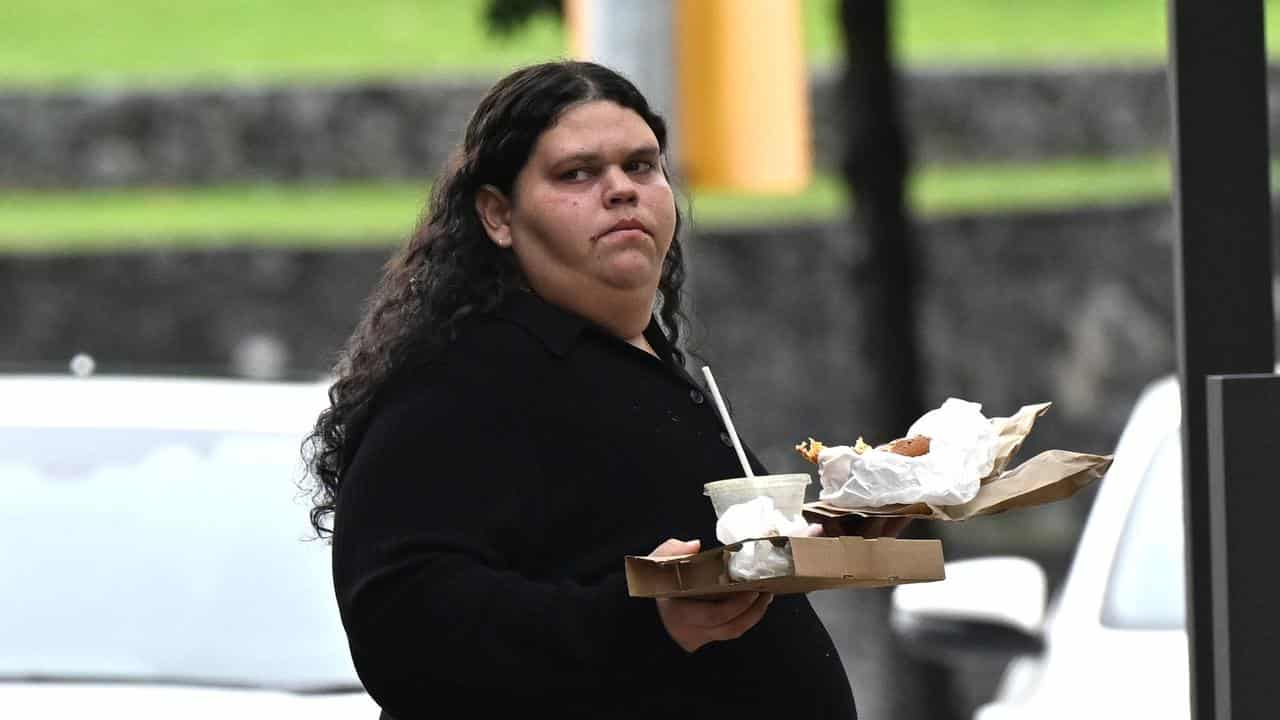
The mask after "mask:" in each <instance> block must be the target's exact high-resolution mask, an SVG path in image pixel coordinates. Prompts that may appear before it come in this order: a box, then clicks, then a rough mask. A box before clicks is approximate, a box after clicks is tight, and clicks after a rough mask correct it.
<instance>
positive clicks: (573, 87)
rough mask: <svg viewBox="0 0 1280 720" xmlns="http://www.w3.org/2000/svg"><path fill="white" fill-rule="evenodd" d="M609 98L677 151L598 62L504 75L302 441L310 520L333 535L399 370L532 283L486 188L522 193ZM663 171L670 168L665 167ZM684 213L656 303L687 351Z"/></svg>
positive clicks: (670, 333) (632, 91)
mask: <svg viewBox="0 0 1280 720" xmlns="http://www.w3.org/2000/svg"><path fill="white" fill-rule="evenodd" d="M592 100H609V101H612V102H615V103H617V104H618V105H621V106H623V107H626V108H629V109H631V110H633V111H635V112H636V114H638V115H639V116H640V117H641V118H643V119H644V121H645V123H647V124H648V125H649V128H650V129H651V130H653V134H654V135H655V136H656V137H657V139H658V145H659V147H660V148H661V149H662V150H663V151H665V150H666V147H667V130H666V124H665V123H664V122H663V120H662V118H661V117H660V116H659V115H657V114H656V113H655V112H653V110H652V109H650V107H649V103H648V102H647V101H646V100H645V98H644V96H643V95H641V94H640V91H639V90H637V89H636V87H635V86H634V85H632V84H631V82H630V81H628V80H627V79H626V78H624V77H623V76H621V75H619V74H618V73H616V72H614V71H612V70H610V69H608V68H606V67H603V66H601V65H597V64H594V63H587V62H553V63H545V64H541V65H534V66H531V67H526V68H523V69H520V70H517V71H515V72H513V73H511V74H510V75H508V76H506V77H505V78H503V79H502V80H499V81H498V82H497V84H495V85H494V86H493V87H492V88H491V89H490V90H489V92H488V93H487V94H486V95H485V97H484V98H483V99H482V100H481V101H480V104H479V105H478V106H477V107H476V110H475V113H474V114H473V115H472V116H471V120H470V122H468V124H467V130H466V135H465V137H464V139H463V144H462V147H461V148H460V149H459V150H458V151H457V152H455V153H454V155H453V157H452V158H451V159H450V161H449V163H448V164H447V165H446V167H445V170H444V172H443V174H442V176H441V177H440V178H438V180H437V181H436V183H435V185H434V187H433V188H432V191H431V199H430V204H429V206H428V208H427V211H426V212H425V213H424V215H423V217H422V218H421V219H420V220H419V222H418V225H417V227H416V229H415V230H414V232H413V234H412V235H411V236H410V237H409V239H408V241H407V242H406V243H405V245H404V247H403V248H401V249H400V250H399V251H397V252H396V254H395V255H394V256H392V258H391V259H390V260H389V261H388V262H387V264H386V266H385V269H384V272H383V276H382V279H381V280H380V281H379V283H378V284H377V286H376V287H375V288H374V290H373V293H372V295H371V296H370V298H369V300H368V303H367V306H366V310H365V314H364V317H363V318H362V319H361V320H360V323H359V324H358V325H357V327H356V329H355V332H354V333H352V335H351V338H350V339H349V340H348V341H347V344H346V347H345V348H344V349H343V350H342V352H341V353H340V355H339V357H338V362H337V365H336V368H335V371H334V374H335V376H336V380H335V381H334V383H333V385H332V386H331V387H330V388H329V408H328V409H326V410H325V411H324V412H322V413H320V416H319V418H318V419H317V420H316V424H315V428H314V429H313V431H312V432H311V433H310V434H309V435H308V436H307V438H306V439H305V440H304V441H303V457H304V460H305V462H306V465H307V468H308V470H309V471H310V476H311V479H312V480H313V481H314V484H313V485H312V487H311V488H310V489H309V490H310V492H311V495H312V499H313V502H314V506H313V507H312V509H311V525H312V527H313V528H314V529H315V532H316V535H317V537H320V538H324V537H327V536H331V535H332V533H333V528H332V526H331V525H330V524H328V521H329V520H331V516H332V515H333V511H334V507H335V502H336V500H337V496H338V488H339V487H340V486H341V484H342V474H343V472H344V470H345V469H346V467H347V465H348V463H349V462H350V461H351V459H352V457H353V456H354V455H355V450H356V447H357V446H358V445H359V443H360V438H361V436H362V434H363V433H364V430H365V428H366V427H367V425H368V423H369V421H370V420H371V418H372V416H373V414H374V410H375V407H376V404H377V401H378V396H379V392H380V391H381V390H382V388H384V387H386V386H387V385H388V383H389V382H390V381H391V380H393V379H394V378H396V377H398V375H399V373H401V372H402V371H404V370H405V369H407V368H410V367H416V366H420V365H422V364H423V363H426V362H429V361H430V360H431V359H432V358H433V357H434V356H435V355H437V354H438V353H439V352H440V351H441V350H442V349H444V347H445V346H446V345H447V344H448V343H449V342H451V341H452V340H453V339H454V338H455V337H456V334H457V331H458V328H459V326H460V324H461V323H462V322H463V321H464V320H465V319H466V318H468V317H471V316H474V315H480V314H484V313H488V312H491V311H493V310H494V309H495V308H496V307H497V306H498V305H499V304H500V303H501V302H502V300H503V298H504V297H505V295H506V294H507V293H508V292H509V291H511V290H513V289H518V288H521V287H523V286H524V280H523V276H522V274H521V272H520V268H519V267H518V266H517V264H516V259H515V256H514V254H513V253H512V251H511V250H510V249H509V248H500V247H498V246H497V245H496V244H494V243H493V242H491V241H490V240H489V238H488V235H486V234H485V231H484V228H483V226H482V225H481V223H480V219H479V216H478V215H477V213H476V209H475V194H476V191H477V190H479V189H480V188H481V187H482V186H484V185H492V186H494V187H496V188H498V189H499V190H501V191H502V192H503V193H504V194H507V195H508V196H509V197H510V196H511V192H512V190H513V186H514V185H515V179H516V175H517V174H519V172H520V170H521V169H522V168H523V167H524V165H525V163H526V162H527V161H528V159H529V156H530V154H532V152H533V148H534V145H535V144H536V143H537V140H538V138H539V137H540V136H541V135H542V133H543V132H544V131H545V130H547V129H548V128H550V127H551V126H552V125H553V124H554V123H555V122H556V120H557V119H558V118H559V117H560V115H561V114H562V113H564V112H565V111H566V110H567V109H569V108H571V107H573V106H576V105H579V104H581V103H584V102H589V101H592ZM664 172H666V170H665V168H664ZM680 226H681V213H680V211H679V204H678V203H677V209H676V231H675V237H674V238H673V239H672V241H671V247H670V249H669V250H668V251H667V256H666V260H665V262H664V264H663V267H662V275H661V278H660V280H659V282H658V294H657V298H656V305H657V307H656V308H655V310H656V311H657V313H658V319H659V323H660V324H661V325H662V329H663V332H664V333H665V334H666V336H667V338H668V340H669V341H670V342H671V345H672V347H673V348H677V349H676V351H675V353H676V360H677V361H678V362H681V363H683V361H684V355H683V353H682V352H681V351H680V350H679V349H678V348H679V345H678V342H679V339H680V328H681V324H682V322H683V320H684V316H683V314H682V313H681V306H680V305H681V288H682V286H683V284H684V258H683V255H682V251H681V248H680V237H679V236H680Z"/></svg>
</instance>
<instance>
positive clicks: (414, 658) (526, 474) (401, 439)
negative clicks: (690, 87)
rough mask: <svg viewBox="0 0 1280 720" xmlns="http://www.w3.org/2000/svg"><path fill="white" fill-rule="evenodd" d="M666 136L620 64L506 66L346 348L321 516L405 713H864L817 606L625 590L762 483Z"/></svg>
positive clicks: (360, 658) (324, 445) (373, 682)
mask: <svg viewBox="0 0 1280 720" xmlns="http://www.w3.org/2000/svg"><path fill="white" fill-rule="evenodd" d="M665 144H666V131H665V126H664V124H663V121H662V119H661V118H659V117H658V116H657V115H656V114H654V113H653V111H652V110H650V108H649V105H648V104H647V102H646V101H645V99H644V98H643V97H642V96H641V95H640V93H639V92H638V91H637V90H636V88H635V87H634V86H632V85H631V83H629V82H628V81H627V80H626V79H624V78H622V77H621V76H619V75H618V74H616V73H614V72H612V71H610V70H608V69H606V68H603V67H601V66H598V65H594V64H590V63H577V62H560V63H550V64H545V65H538V66H534V67H529V68H525V69H522V70H519V71H517V72H515V73H513V74H511V75H510V76H508V77H506V78H504V79H503V80H501V81H500V82H498V83H497V84H496V85H495V86H494V87H493V88H492V89H491V90H490V92H489V93H488V95H487V96H486V97H485V98H484V99H483V100H482V101H481V103H480V105H479V107H478V108H477V110H476V112H475V115H474V116H473V117H472V119H471V121H470V123H469V125H468V127H467V130H466V135H465V140H464V143H463V147H462V149H461V152H460V154H459V155H458V156H457V157H456V158H455V159H454V161H453V162H452V163H451V164H450V167H449V168H447V169H446V171H445V173H444V175H443V177H441V178H440V179H439V181H438V182H437V185H436V187H435V190H434V193H433V197H432V202H431V207H430V211H429V215H428V216H427V217H426V219H425V220H424V222H423V223H422V224H421V226H420V228H419V230H418V231H417V232H416V233H415V235H414V237H413V238H412V239H411V240H410V242H409V243H408V245H407V247H405V248H404V249H403V250H402V251H401V252H400V254H399V255H398V256H397V257H396V258H395V259H394V260H393V261H392V262H391V263H390V264H389V266H388V268H387V271H386V274H385V277H384V278H383V280H382V282H381V284H380V285H379V287H378V289H377V290H376V292H375V294H374V296H373V298H372V301H371V304H370V307H369V309H368V312H367V314H366V316H365V318H364V319H363V321H362V322H361V324H360V327H359V328H358V329H357V331H356V333H355V334H354V336H353V337H352V339H351V341H350V343H349V345H348V347H347V349H346V351H345V353H344V355H343V358H342V361H341V362H340V364H339V368H338V380H337V382H336V383H335V384H334V386H333V387H332V389H331V391H330V399H331V401H332V405H331V407H330V408H329V409H328V410H327V411H325V412H324V413H323V414H322V415H321V416H320V419H319V420H318V421H317V424H316V429H315V433H314V434H313V435H312V437H311V439H310V440H311V443H312V445H311V449H312V451H311V460H310V464H311V469H312V471H313V474H314V475H315V476H316V477H317V478H318V479H319V481H320V484H319V486H318V487H317V493H316V495H317V498H316V499H317V506H316V507H315V508H314V510H313V512H312V522H313V524H314V525H315V527H316V530H317V532H319V533H321V534H324V533H328V532H330V525H329V524H327V522H326V521H327V520H329V518H330V516H332V525H331V532H332V540H333V571H334V581H335V586H336V590H337V596H338V604H339V608H340V610H341V614H342V619H343V623H344V625H345V627H346V630H347V635H348V640H349V642H350V647H351V653H352V657H353V659H354V661H355V665H356V669H357V670H358V672H359V673H360V677H361V679H362V680H363V682H364V684H365V686H366V688H367V689H368V691H369V693H370V695H372V696H373V698H374V699H375V700H377V702H378V703H379V704H380V705H381V706H382V707H383V709H384V711H385V712H384V715H385V716H392V717H395V718H400V719H401V720H406V719H408V718H420V717H435V716H438V715H441V714H443V713H446V712H449V711H459V712H461V711H466V712H472V713H475V712H479V713H480V714H481V715H482V716H489V715H496V714H498V713H500V712H516V711H518V712H521V713H529V712H532V711H535V710H542V709H545V710H548V711H551V712H553V713H555V715H554V716H555V717H561V718H564V717H623V716H636V717H640V716H644V717H654V716H656V715H657V714H665V715H667V716H670V715H675V716H681V717H683V716H694V715H696V714H699V713H706V714H705V715H704V716H705V717H722V716H723V717H729V716H731V715H727V714H726V713H730V712H732V713H734V714H733V715H732V716H733V717H738V718H746V717H769V718H773V719H774V720H776V718H778V717H781V715H779V713H788V715H786V717H804V718H813V717H839V718H850V717H853V716H854V714H855V713H854V709H853V699H852V695H851V693H850V690H849V685H848V680H847V678H846V676H845V674H844V670H843V667H842V665H841V663H840V659H839V657H838V655H837V653H836V651H835V649H834V647H833V646H832V643H831V640H830V638H829V636H828V635H827V633H826V631H825V629H824V628H823V626H822V625H821V623H820V622H819V621H818V618H817V617H816V615H815V614H814V612H813V610H812V608H811V607H810V606H809V603H808V601H807V600H806V599H805V598H804V597H803V596H788V597H778V598H773V597H771V596H769V595H768V594H760V593H738V594H734V595H730V596H725V597H721V598H719V599H717V600H713V601H708V600H690V599H663V600H657V601H656V603H655V601H653V600H643V599H636V598H631V597H629V596H628V595H627V590H626V582H625V579H624V576H623V556H625V555H628V554H631V555H637V554H645V553H648V552H650V551H652V552H653V553H655V554H659V555H669V554H679V553H688V552H695V551H697V550H698V549H699V547H700V545H699V540H698V539H700V538H706V537H713V536H714V527H715V516H714V513H713V512H712V509H711V506H710V504H709V503H708V502H707V500H706V498H705V497H703V496H702V493H701V490H702V485H703V484H704V483H706V482H710V481H712V480H718V479H722V478H726V477H734V476H739V475H741V469H740V467H739V466H738V462H737V458H736V454H735V452H734V450H733V449H732V447H731V445H730V443H729V442H728V438H727V435H726V434H725V433H724V430H723V428H722V427H721V424H720V420H719V417H718V415H717V413H716V410H715V409H714V407H713V405H712V403H711V402H710V401H709V400H708V398H707V396H706V395H704V394H703V392H702V389H701V388H700V387H699V384H698V383H697V382H696V381H695V380H693V379H692V378H691V377H690V376H689V375H688V374H687V373H686V372H685V370H684V368H683V365H682V362H683V355H682V353H681V351H680V349H679V344H678V340H679V319H680V317H681V315H680V298H681V295H680V293H681V283H682V279H683V264H682V259H681V251H680V242H679V238H678V235H679V227H680V215H679V212H678V210H677V208H676V203H675V200H674V196H673V193H672V190H671V187H670V185H669V183H668V176H667V172H666V168H665V167H664V165H663V150H664V148H665ZM752 459H753V462H754V463H755V465H756V468H755V469H756V471H757V472H761V473H763V472H765V470H764V468H763V467H760V465H759V463H758V461H755V460H754V456H753V458H752ZM676 537H683V538H693V539H692V540H690V541H688V542H682V541H678V540H674V539H667V538H676ZM664 539H665V541H664ZM655 546H656V549H655Z"/></svg>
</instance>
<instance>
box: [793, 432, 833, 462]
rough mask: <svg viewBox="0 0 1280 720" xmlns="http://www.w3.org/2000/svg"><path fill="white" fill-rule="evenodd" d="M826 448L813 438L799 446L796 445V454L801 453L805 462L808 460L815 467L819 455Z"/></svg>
mask: <svg viewBox="0 0 1280 720" xmlns="http://www.w3.org/2000/svg"><path fill="white" fill-rule="evenodd" d="M825 447H826V446H824V445H823V444H822V443H820V442H818V441H817V440H814V439H813V438H809V439H808V440H805V441H804V442H802V443H800V444H799V445H796V452H798V453H800V457H802V458H804V459H805V460H808V461H809V462H811V463H813V464H814V465H817V464H818V453H820V452H822V451H823V449H825Z"/></svg>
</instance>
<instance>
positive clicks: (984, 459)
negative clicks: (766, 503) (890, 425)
mask: <svg viewBox="0 0 1280 720" xmlns="http://www.w3.org/2000/svg"><path fill="white" fill-rule="evenodd" d="M915 435H925V436H927V437H929V452H928V453H925V454H924V455H921V456H919V457H905V456H903V455H897V454H895V453H891V452H888V451H887V450H867V451H865V452H863V453H856V452H854V450H853V448H852V447H849V446H847V445H839V446H835V447H829V448H823V450H822V451H821V452H820V453H819V454H818V479H819V480H820V481H821V483H822V492H821V493H820V495H819V497H820V499H822V500H823V501H825V502H829V503H831V504H832V505H837V506H839V507H847V508H867V507H879V506H882V505H898V504H907V503H918V502H922V503H928V504H930V505H960V504H963V503H967V502H969V501H970V500H972V499H973V498H974V496H975V495H977V494H978V489H979V487H980V485H981V483H980V481H981V480H982V478H984V477H986V476H987V475H989V474H990V473H991V469H992V467H993V464H994V462H995V458H996V442H997V440H998V436H997V434H996V431H995V428H993V427H992V425H991V421H990V420H989V419H988V418H986V417H985V416H983V414H982V405H980V404H978V403H975V402H968V401H966V400H961V399H959V398H947V401H946V402H944V403H943V404H942V406H941V407H938V408H936V409H934V410H930V411H929V412H927V413H925V414H924V415H922V416H920V419H919V420H916V421H915V423H913V424H912V425H911V427H910V428H909V429H908V430H907V434H906V435H905V437H912V436H915Z"/></svg>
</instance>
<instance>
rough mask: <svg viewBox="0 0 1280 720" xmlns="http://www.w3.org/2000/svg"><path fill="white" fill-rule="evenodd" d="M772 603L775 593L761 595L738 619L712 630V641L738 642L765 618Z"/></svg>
mask: <svg viewBox="0 0 1280 720" xmlns="http://www.w3.org/2000/svg"><path fill="white" fill-rule="evenodd" d="M771 602H773V593H759V597H757V598H756V599H755V601H753V602H752V603H751V605H750V606H748V607H747V609H746V610H745V611H743V612H742V613H741V614H739V615H738V616H737V617H735V618H733V619H732V620H730V621H729V622H727V623H724V624H723V625H718V626H716V627H714V628H710V629H709V632H710V634H711V639H712V640H736V639H737V638H740V637H742V635H743V633H745V632H746V631H748V630H750V629H751V628H753V627H755V626H756V623H758V622H760V620H761V619H762V618H764V612H765V610H768V609H769V603H771Z"/></svg>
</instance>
